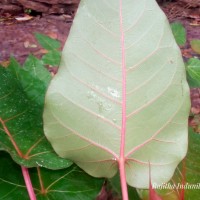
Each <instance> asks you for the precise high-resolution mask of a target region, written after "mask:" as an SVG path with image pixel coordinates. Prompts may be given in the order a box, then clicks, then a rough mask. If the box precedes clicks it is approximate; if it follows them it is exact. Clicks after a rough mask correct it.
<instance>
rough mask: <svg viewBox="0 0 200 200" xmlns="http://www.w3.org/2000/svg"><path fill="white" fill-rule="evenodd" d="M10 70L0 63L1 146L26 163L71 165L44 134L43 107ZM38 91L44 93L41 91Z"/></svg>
mask: <svg viewBox="0 0 200 200" xmlns="http://www.w3.org/2000/svg"><path fill="white" fill-rule="evenodd" d="M16 70H17V68H16ZM10 71H11V70H10V69H5V68H3V67H0V149H1V150H5V151H7V152H9V153H10V154H11V155H12V157H13V159H14V160H15V161H16V162H18V163H19V164H21V165H24V166H27V167H33V166H38V165H39V166H44V167H47V168H52V169H59V168H64V167H68V166H70V165H71V164H72V163H71V162H70V161H68V160H65V159H62V158H59V157H58V156H57V155H56V153H55V152H54V151H53V149H52V147H51V145H50V144H49V142H48V141H47V140H46V138H45V136H44V133H43V123H42V112H43V107H38V106H39V105H38V104H36V103H34V101H32V100H30V98H29V95H28V94H27V93H26V92H24V90H23V86H22V85H21V82H20V81H19V80H17V79H16V76H14V75H13V74H12V73H10ZM30 81H31V79H30ZM35 84H36V82H35ZM40 95H41V96H44V92H43V94H42V93H40Z"/></svg>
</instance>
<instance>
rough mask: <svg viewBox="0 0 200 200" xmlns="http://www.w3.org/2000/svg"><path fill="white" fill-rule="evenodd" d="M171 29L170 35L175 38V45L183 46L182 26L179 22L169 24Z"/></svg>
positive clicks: (184, 41) (183, 31)
mask: <svg viewBox="0 0 200 200" xmlns="http://www.w3.org/2000/svg"><path fill="white" fill-rule="evenodd" d="M171 29H172V33H173V35H174V37H175V40H176V42H177V44H178V45H181V46H183V45H185V43H186V30H185V28H184V26H183V25H182V24H181V23H179V22H175V23H171Z"/></svg>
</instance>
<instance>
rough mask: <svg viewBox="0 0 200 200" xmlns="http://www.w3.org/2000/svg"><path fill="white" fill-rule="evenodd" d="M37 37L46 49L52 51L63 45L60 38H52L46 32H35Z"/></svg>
mask: <svg viewBox="0 0 200 200" xmlns="http://www.w3.org/2000/svg"><path fill="white" fill-rule="evenodd" d="M35 37H36V38H37V41H38V42H39V44H40V45H41V46H42V47H43V48H44V49H47V50H50V51H52V50H55V49H59V48H60V47H61V44H60V42H59V41H58V40H55V39H52V38H50V37H48V36H46V35H44V34H41V33H35Z"/></svg>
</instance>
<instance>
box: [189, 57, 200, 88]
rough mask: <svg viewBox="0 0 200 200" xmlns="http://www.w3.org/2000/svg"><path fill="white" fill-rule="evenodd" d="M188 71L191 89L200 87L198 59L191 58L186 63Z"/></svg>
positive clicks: (199, 61)
mask: <svg viewBox="0 0 200 200" xmlns="http://www.w3.org/2000/svg"><path fill="white" fill-rule="evenodd" d="M186 70H187V79H188V83H189V85H190V87H191V88H195V87H200V60H199V59H197V58H190V59H189V60H188V62H187V63H186Z"/></svg>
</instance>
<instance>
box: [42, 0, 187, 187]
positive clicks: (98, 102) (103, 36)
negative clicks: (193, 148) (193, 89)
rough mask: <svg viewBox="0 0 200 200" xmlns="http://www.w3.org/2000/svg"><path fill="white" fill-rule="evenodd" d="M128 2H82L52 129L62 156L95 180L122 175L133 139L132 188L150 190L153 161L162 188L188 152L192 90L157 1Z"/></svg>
mask: <svg viewBox="0 0 200 200" xmlns="http://www.w3.org/2000/svg"><path fill="white" fill-rule="evenodd" d="M121 2H122V6H120V4H119V1H116V0H111V1H105V0H103V1H102V0H96V1H93V0H82V1H81V3H80V6H79V9H78V11H77V14H76V17H75V19H74V22H73V26H72V28H71V31H70V35H69V37H68V40H67V43H66V44H65V47H64V51H63V56H62V60H61V65H60V68H59V71H58V74H57V75H56V76H55V77H54V79H53V80H52V82H51V84H50V87H49V89H48V91H47V95H46V105H45V110H44V129H45V134H46V136H47V138H48V140H49V141H50V142H51V144H52V146H53V148H54V149H55V151H56V152H57V153H58V154H59V155H60V156H61V157H64V158H68V159H71V160H73V161H74V162H75V163H76V164H77V165H78V166H79V167H81V168H82V169H84V170H85V171H86V172H87V173H89V174H90V175H92V176H95V177H113V176H114V175H115V174H116V172H117V171H118V162H119V159H120V158H121V157H120V149H122V148H123V144H122V140H125V146H124V155H122V157H123V158H124V159H125V170H126V178H127V182H128V184H129V185H131V186H133V187H138V188H148V187H149V163H150V164H151V179H152V183H157V184H160V183H163V182H166V181H168V180H169V179H170V178H171V177H172V175H173V173H174V170H175V168H176V166H177V165H178V163H179V162H180V161H181V159H182V158H183V157H184V156H185V154H186V150H187V117H188V111H189V92H188V85H187V83H186V78H185V71H184V65H183V61H182V57H181V54H180V50H179V48H178V47H177V45H176V42H175V40H174V38H173V36H172V33H171V30H170V27H169V24H168V22H167V19H166V17H165V16H164V14H163V12H161V10H160V8H159V7H158V5H157V4H156V2H155V1H154V0H122V1H121ZM120 13H122V16H120ZM120 20H121V21H122V26H121V28H120ZM123 36H124V41H123ZM122 75H123V76H122Z"/></svg>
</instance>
